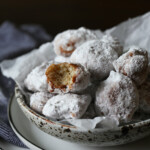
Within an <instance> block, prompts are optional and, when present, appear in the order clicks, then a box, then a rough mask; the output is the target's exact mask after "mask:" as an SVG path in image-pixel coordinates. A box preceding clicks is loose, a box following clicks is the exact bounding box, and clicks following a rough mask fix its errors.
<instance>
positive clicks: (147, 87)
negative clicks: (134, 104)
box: [138, 73, 150, 113]
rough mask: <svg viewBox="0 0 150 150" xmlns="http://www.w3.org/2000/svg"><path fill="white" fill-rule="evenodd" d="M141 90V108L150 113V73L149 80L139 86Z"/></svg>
mask: <svg viewBox="0 0 150 150" xmlns="http://www.w3.org/2000/svg"><path fill="white" fill-rule="evenodd" d="M138 91H139V100H140V105H139V110H142V111H143V112H145V113H150V73H149V76H148V78H147V80H146V81H145V82H144V83H143V84H142V85H140V86H139V87H138Z"/></svg>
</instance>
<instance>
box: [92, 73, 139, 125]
mask: <svg viewBox="0 0 150 150" xmlns="http://www.w3.org/2000/svg"><path fill="white" fill-rule="evenodd" d="M138 106H139V95H138V91H137V88H136V86H135V85H134V83H133V82H132V80H131V79H130V78H128V77H126V76H124V75H122V74H120V73H116V72H114V71H111V72H110V76H109V77H108V78H107V79H106V80H105V81H103V82H101V84H100V85H99V87H98V89H97V91H96V101H95V109H96V112H97V114H98V115H102V116H109V117H113V118H114V119H116V120H118V121H119V122H120V123H123V122H128V121H130V120H131V119H132V116H133V114H134V112H135V111H136V110H137V108H138Z"/></svg>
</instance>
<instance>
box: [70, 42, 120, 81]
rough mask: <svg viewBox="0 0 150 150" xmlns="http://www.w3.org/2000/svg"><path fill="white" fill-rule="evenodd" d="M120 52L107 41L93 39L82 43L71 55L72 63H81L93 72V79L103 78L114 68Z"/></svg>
mask: <svg viewBox="0 0 150 150" xmlns="http://www.w3.org/2000/svg"><path fill="white" fill-rule="evenodd" d="M117 58H118V53H117V52H116V51H115V50H114V49H113V47H111V46H110V44H108V43H106V42H102V41H100V40H92V41H88V42H86V43H84V44H82V45H81V46H80V47H78V48H77V49H76V51H74V52H73V54H72V55H71V57H70V61H71V62H72V63H80V64H81V65H83V66H84V67H86V68H87V69H88V70H89V72H90V73H91V78H92V80H102V79H104V78H106V77H107V76H108V75H109V73H110V71H111V70H113V69H114V68H113V62H114V60H116V59H117Z"/></svg>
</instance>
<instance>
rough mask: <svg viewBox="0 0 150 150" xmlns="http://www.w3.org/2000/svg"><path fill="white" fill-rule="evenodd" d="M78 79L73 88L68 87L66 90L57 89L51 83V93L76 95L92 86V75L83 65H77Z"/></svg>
mask: <svg viewBox="0 0 150 150" xmlns="http://www.w3.org/2000/svg"><path fill="white" fill-rule="evenodd" d="M76 66H77V69H76V78H75V81H74V83H73V84H72V86H71V87H70V86H69V85H67V86H66V87H65V89H62V88H56V87H54V86H53V84H52V82H51V81H49V84H48V90H49V91H50V92H51V93H69V92H71V93H76V92H78V91H81V90H84V89H86V88H87V87H88V86H89V84H90V73H89V71H88V70H87V69H86V68H84V67H83V66H81V65H76Z"/></svg>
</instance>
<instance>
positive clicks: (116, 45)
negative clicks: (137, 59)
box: [101, 35, 123, 56]
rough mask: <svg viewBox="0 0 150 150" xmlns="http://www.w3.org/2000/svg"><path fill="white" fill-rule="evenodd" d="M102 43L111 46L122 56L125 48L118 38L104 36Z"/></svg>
mask: <svg viewBox="0 0 150 150" xmlns="http://www.w3.org/2000/svg"><path fill="white" fill-rule="evenodd" d="M101 41H102V42H105V43H108V44H110V45H111V46H112V47H113V48H114V50H115V51H116V52H117V53H118V55H119V56H120V55H122V53H123V47H122V46H121V45H120V42H119V40H118V39H117V38H116V37H113V36H111V35H104V36H103V37H102V39H101Z"/></svg>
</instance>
